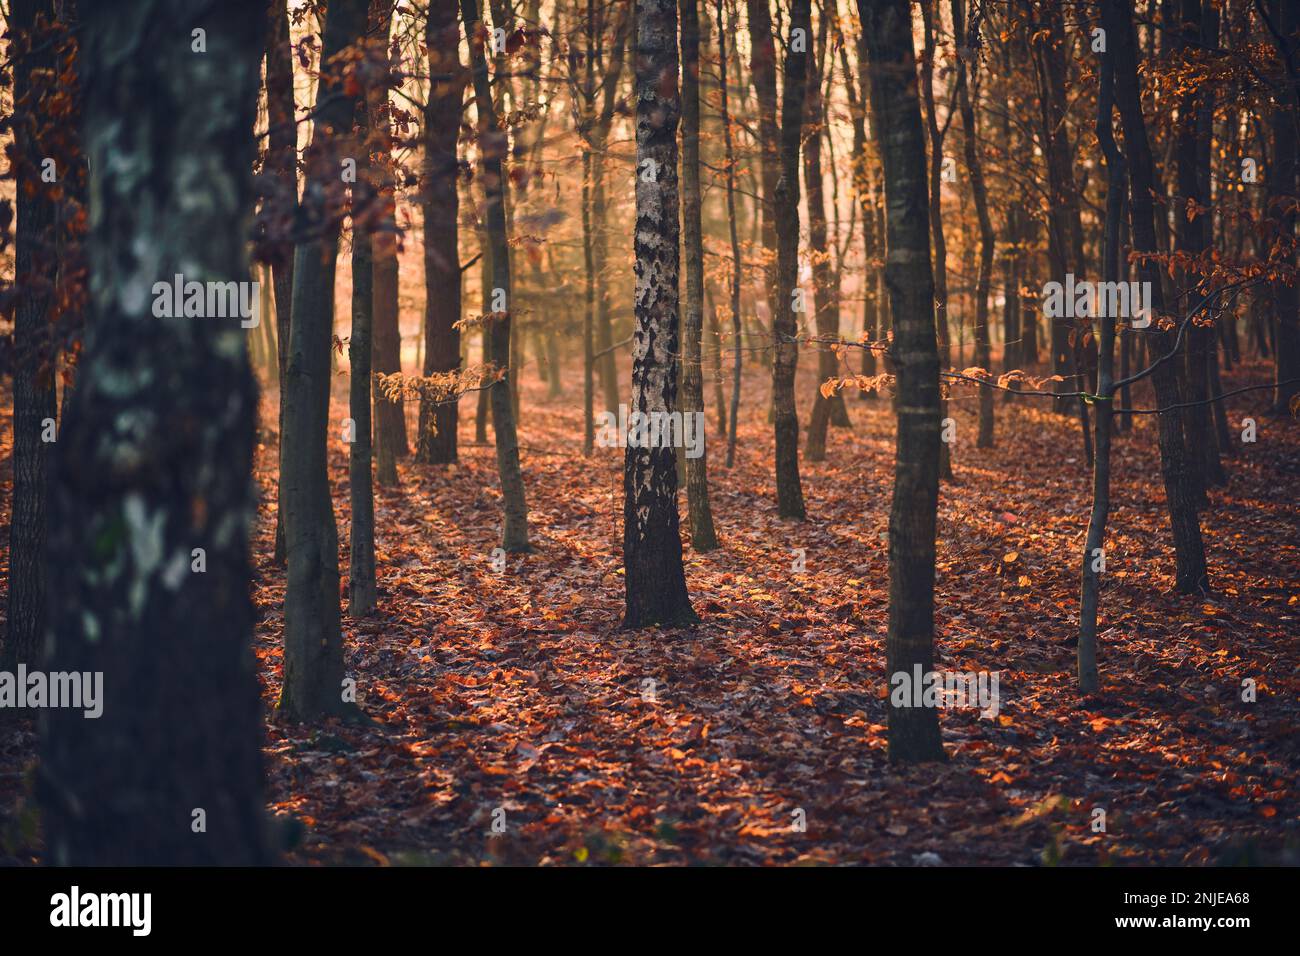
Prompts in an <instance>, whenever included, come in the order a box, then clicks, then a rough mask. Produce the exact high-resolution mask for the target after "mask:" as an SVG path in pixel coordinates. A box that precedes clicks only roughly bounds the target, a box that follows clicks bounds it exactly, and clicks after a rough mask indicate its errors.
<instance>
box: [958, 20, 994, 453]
mask: <svg viewBox="0 0 1300 956" xmlns="http://www.w3.org/2000/svg"><path fill="white" fill-rule="evenodd" d="M965 20H966V11H965V4H964V3H963V2H962V0H952V23H953V34H954V42H956V44H957V50H958V54H957V102H958V104H959V106H960V109H961V123H962V145H963V152H964V155H965V159H966V169H967V171H968V172H969V173H970V182H971V193H972V195H973V196H974V198H975V216H976V218H977V219H978V220H979V229H980V260H979V273H978V274H977V276H976V279H975V329H974V331H975V364H976V365H978V366H979V367H980V368H982V369H985V370H986V371H988V372H990V373H991V372H992V365H993V356H992V353H991V351H990V348H989V287H990V285H991V283H992V279H993V223H992V220H991V219H990V218H989V197H988V189H987V188H986V187H985V185H984V164H983V163H982V162H981V161H980V155H979V126H978V123H977V121H976V118H975V106H974V103H973V101H972V99H971V95H970V81H971V79H972V78H973V77H972V74H973V72H974V70H975V67H974V66H972V67H971V68H970V73H969V74H968V71H967V63H966V56H965V55H963V54H962V52H961V51H962V49H963V48H966V47H967V37H966V22H965ZM979 401H980V412H979V435H978V437H977V438H976V441H975V447H977V448H992V447H993V391H992V389H988V388H980V389H979Z"/></svg>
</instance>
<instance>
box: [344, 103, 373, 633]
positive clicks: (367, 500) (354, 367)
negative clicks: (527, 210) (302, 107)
mask: <svg viewBox="0 0 1300 956" xmlns="http://www.w3.org/2000/svg"><path fill="white" fill-rule="evenodd" d="M371 94H372V90H371V89H370V88H369V85H368V84H367V86H366V88H364V89H363V91H362V95H361V98H360V99H359V100H358V102H357V117H358V120H357V138H356V142H357V149H356V160H357V181H356V185H354V186H353V187H352V331H351V332H350V333H349V334H348V365H349V375H348V414H349V416H350V417H351V418H352V426H353V427H352V444H351V446H350V447H349V451H348V495H349V501H350V504H351V506H352V512H351V518H352V524H351V529H350V533H349V535H348V614H349V615H351V616H352V617H354V618H358V617H367V616H368V615H370V614H371V613H373V612H374V610H375V489H374V482H373V479H372V475H371V462H372V458H373V455H372V445H371V441H372V438H371V436H372V434H373V429H372V422H371V415H370V392H371V361H372V359H371V340H372V334H373V333H372V330H373V323H374V309H375V289H374V254H373V252H372V244H371V239H370V232H369V231H368V230H369V229H370V228H372V225H373V218H372V213H373V210H374V208H375V204H376V198H375V190H374V185H373V181H372V176H373V174H374V167H373V165H372V164H371V162H370V136H369V132H370V125H369V123H368V122H367V113H368V112H369V110H368V103H369V101H371V100H372V99H373V97H372V95H371Z"/></svg>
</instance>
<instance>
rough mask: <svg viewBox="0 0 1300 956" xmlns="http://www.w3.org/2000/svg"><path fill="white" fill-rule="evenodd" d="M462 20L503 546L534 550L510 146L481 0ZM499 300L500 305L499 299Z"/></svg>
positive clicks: (465, 8)
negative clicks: (524, 468) (517, 383)
mask: <svg viewBox="0 0 1300 956" xmlns="http://www.w3.org/2000/svg"><path fill="white" fill-rule="evenodd" d="M460 12H461V19H462V20H463V21H464V24H465V35H466V36H467V37H468V38H469V59H470V69H471V71H472V75H473V78H474V102H475V107H476V109H477V110H478V148H479V166H480V170H479V172H480V175H481V176H482V179H483V190H484V194H485V201H484V205H485V207H486V219H487V233H488V244H489V248H488V257H489V260H490V263H491V265H490V268H491V270H492V273H491V275H492V287H491V293H490V303H491V305H492V311H491V312H490V313H488V314H487V315H486V316H485V318H484V321H485V322H488V323H489V331H488V333H487V334H488V343H489V345H490V359H491V362H492V364H493V365H494V366H495V371H496V374H497V375H498V376H499V377H498V378H497V379H496V380H495V381H494V382H493V383H492V384H491V386H490V388H489V392H490V393H491V394H490V401H491V403H492V430H493V432H494V434H495V436H496V452H497V474H498V475H499V476H500V479H501V497H502V499H503V509H502V510H503V512H504V522H503V524H504V527H503V529H502V535H501V540H502V547H503V548H505V550H506V551H507V552H510V553H519V552H524V551H528V550H530V548H529V544H528V504H527V502H526V500H525V498H524V479H523V474H522V472H521V471H520V469H519V439H518V437H517V435H516V433H515V411H514V406H513V402H512V399H511V386H510V379H511V376H512V374H513V373H512V370H511V368H510V321H511V319H510V309H511V307H512V305H511V302H512V300H511V292H512V290H511V286H510V244H509V239H508V237H507V235H506V179H505V174H504V173H503V171H502V162H503V160H504V158H505V155H506V153H507V151H508V148H509V135H508V134H507V133H506V132H505V131H504V130H503V129H502V128H501V125H500V123H499V122H498V121H497V112H496V106H495V105H494V104H493V102H492V85H491V82H490V80H489V77H488V67H487V57H486V55H485V53H484V49H483V48H484V45H485V43H486V37H487V31H486V30H485V29H484V26H483V21H482V19H481V18H480V16H479V12H478V0H460ZM498 299H499V300H500V302H499V303H498V302H497V301H496V300H498Z"/></svg>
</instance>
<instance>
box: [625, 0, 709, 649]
mask: <svg viewBox="0 0 1300 956" xmlns="http://www.w3.org/2000/svg"><path fill="white" fill-rule="evenodd" d="M680 110H681V101H680V97H679V94H678V87H677V4H676V0H636V168H637V171H638V173H637V177H636V238H635V252H636V266H635V274H636V331H635V334H634V338H633V346H632V408H631V412H630V414H636V413H640V414H642V415H651V414H655V415H659V416H663V415H667V414H671V413H672V412H674V411H675V410H676V408H675V407H676V404H677V366H678V362H677V355H678V348H679V346H678V313H677V310H678V305H677V282H678V266H679V259H680V255H679V251H678V238H679V237H678V213H677V120H678V114H679V112H680ZM651 437H653V436H651ZM659 437H660V439H662V438H663V435H662V433H661V434H660V436H659ZM635 439H636V436H635V435H633V436H631V437H629V439H628V442H627V452H626V454H625V456H624V464H623V563H624V567H625V569H626V579H625V581H626V588H627V591H626V597H627V612H626V615H625V617H624V619H623V626H624V627H628V628H636V627H646V626H649V625H655V624H658V625H665V626H669V625H677V624H688V623H691V622H693V621H694V620H696V617H695V612H694V611H692V610H691V602H690V597H689V596H688V595H687V593H686V572H685V569H684V568H683V567H682V539H681V534H680V532H679V530H678V516H677V462H676V454H675V451H674V449H673V448H672V447H670V446H669V444H668V443H667V442H665V441H662V440H660V441H658V442H655V441H653V440H648V441H644V442H641V441H637V440H635Z"/></svg>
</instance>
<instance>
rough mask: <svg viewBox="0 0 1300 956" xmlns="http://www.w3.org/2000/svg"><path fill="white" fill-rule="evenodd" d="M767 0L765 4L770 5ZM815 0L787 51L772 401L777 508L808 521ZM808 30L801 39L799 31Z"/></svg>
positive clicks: (800, 10) (800, 16) (799, 16)
mask: <svg viewBox="0 0 1300 956" xmlns="http://www.w3.org/2000/svg"><path fill="white" fill-rule="evenodd" d="M765 4H766V0H762V3H760V6H762V5H765ZM811 20H812V3H811V0H792V2H791V5H790V39H789V41H788V44H787V47H786V54H785V82H784V88H783V90H782V97H781V166H780V172H781V178H780V179H779V180H777V184H776V191H775V193H774V194H773V195H774V198H775V207H774V208H775V210H776V283H777V289H776V298H775V299H774V300H773V302H772V351H773V362H772V405H773V411H774V413H775V416H774V431H775V433H776V510H777V514H779V515H780V516H781V517H782V518H795V519H798V520H801V521H802V520H803V518H804V517H805V510H804V501H803V487H802V484H801V482H800V480H799V417H798V414H797V412H796V409H795V401H794V377H795V372H796V371H797V370H798V367H799V324H798V321H797V318H796V316H797V313H796V312H795V311H794V293H795V289H796V287H797V284H798V281H799V144H800V140H801V139H802V137H803V115H804V87H805V84H806V77H807V73H808V45H809V44H810V43H811V42H812V23H811ZM799 30H802V31H803V43H802V45H800V44H798V43H797V42H796V41H797V35H796V31H799Z"/></svg>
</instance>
